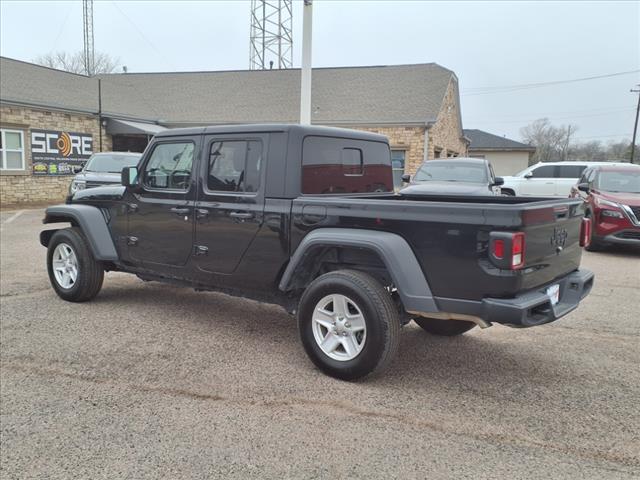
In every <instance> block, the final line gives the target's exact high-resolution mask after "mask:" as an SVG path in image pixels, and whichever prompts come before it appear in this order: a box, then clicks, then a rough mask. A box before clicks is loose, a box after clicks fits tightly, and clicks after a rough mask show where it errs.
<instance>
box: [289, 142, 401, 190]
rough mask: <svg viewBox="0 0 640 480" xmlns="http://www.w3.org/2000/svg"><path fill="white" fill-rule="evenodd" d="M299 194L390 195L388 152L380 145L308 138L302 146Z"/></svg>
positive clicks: (383, 145) (389, 156)
mask: <svg viewBox="0 0 640 480" xmlns="http://www.w3.org/2000/svg"><path fill="white" fill-rule="evenodd" d="M301 183H302V193H303V194H310V195H317V194H348V193H371V192H392V191H393V174H392V169H391V152H390V150H389V146H388V145H387V144H386V143H383V142H373V141H363V140H352V139H347V138H334V137H320V136H308V137H306V138H305V139H304V142H303V146H302V182H301Z"/></svg>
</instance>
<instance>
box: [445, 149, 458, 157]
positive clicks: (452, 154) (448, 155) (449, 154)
mask: <svg viewBox="0 0 640 480" xmlns="http://www.w3.org/2000/svg"><path fill="white" fill-rule="evenodd" d="M457 156H458V152H452V151H451V150H449V151H447V158H456V157H457Z"/></svg>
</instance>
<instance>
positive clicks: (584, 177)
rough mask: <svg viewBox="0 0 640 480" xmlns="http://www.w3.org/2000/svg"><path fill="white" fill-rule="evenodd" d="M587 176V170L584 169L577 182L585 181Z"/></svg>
mask: <svg viewBox="0 0 640 480" xmlns="http://www.w3.org/2000/svg"><path fill="white" fill-rule="evenodd" d="M588 176H589V170H585V171H584V172H583V173H582V175H581V176H580V178H579V179H578V183H587V177H588Z"/></svg>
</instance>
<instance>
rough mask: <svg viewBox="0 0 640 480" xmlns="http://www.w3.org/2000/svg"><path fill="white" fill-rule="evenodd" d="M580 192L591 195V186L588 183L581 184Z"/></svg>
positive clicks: (579, 185) (579, 186)
mask: <svg viewBox="0 0 640 480" xmlns="http://www.w3.org/2000/svg"><path fill="white" fill-rule="evenodd" d="M578 190H580V191H581V192H584V193H589V184H588V183H579V184H578Z"/></svg>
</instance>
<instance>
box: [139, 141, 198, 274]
mask: <svg viewBox="0 0 640 480" xmlns="http://www.w3.org/2000/svg"><path fill="white" fill-rule="evenodd" d="M199 142H200V137H197V136H196V137H174V138H167V139H166V140H164V139H163V140H162V141H160V142H158V143H155V144H154V145H153V147H152V150H151V152H150V153H149V154H148V155H146V156H145V157H146V158H145V159H143V161H142V162H141V164H140V166H139V167H138V168H139V172H140V173H139V177H140V187H139V190H138V191H137V192H136V193H134V195H133V196H134V201H133V202H132V203H131V204H130V205H129V212H130V213H129V217H128V222H129V223H128V231H129V235H128V239H127V241H128V244H129V252H130V255H131V258H133V259H134V260H137V261H139V262H141V263H142V264H143V265H144V266H145V267H150V268H151V269H160V270H162V267H163V266H165V267H183V266H184V265H185V264H186V263H187V261H188V260H189V257H190V255H191V252H192V251H193V223H194V215H193V209H194V205H195V198H196V183H195V181H194V180H193V178H192V176H193V169H194V164H196V163H197V162H196V159H197V152H198V151H199V149H200V145H199Z"/></svg>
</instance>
